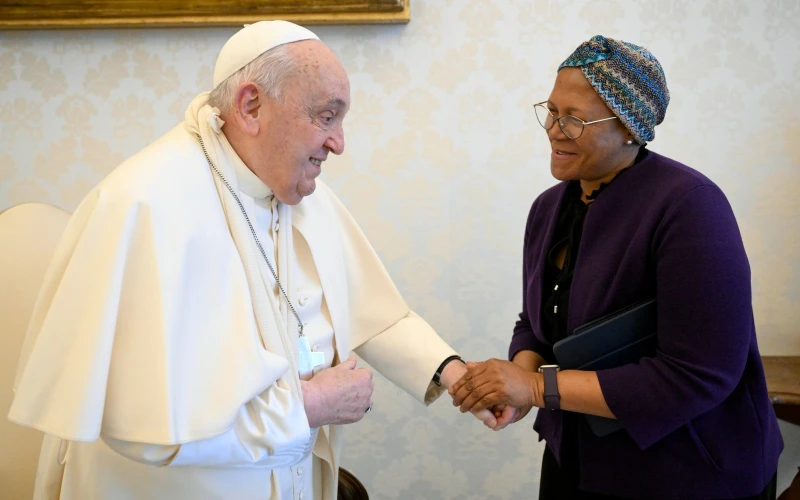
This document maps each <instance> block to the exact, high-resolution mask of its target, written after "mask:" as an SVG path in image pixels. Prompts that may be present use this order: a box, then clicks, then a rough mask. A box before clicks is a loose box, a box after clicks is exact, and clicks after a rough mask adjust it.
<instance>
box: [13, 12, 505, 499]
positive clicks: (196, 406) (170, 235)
mask: <svg viewBox="0 0 800 500" xmlns="http://www.w3.org/2000/svg"><path fill="white" fill-rule="evenodd" d="M214 86H215V88H214V90H213V91H212V92H211V93H210V94H202V95H200V96H198V97H197V98H195V99H194V100H193V102H192V103H191V104H190V106H189V108H188V109H187V111H186V117H185V122H184V123H182V124H181V125H179V126H178V127H176V128H175V129H173V130H172V131H170V132H168V133H167V134H166V135H165V136H163V137H162V138H160V139H159V140H157V141H156V142H155V143H153V144H152V145H150V146H148V147H147V148H145V149H144V150H143V151H141V152H139V153H138V154H136V155H135V156H133V157H132V158H130V159H129V160H127V161H126V162H124V163H123V164H122V165H120V166H119V167H118V168H116V169H115V170H114V171H113V172H112V173H111V174H110V175H109V176H108V177H107V178H106V179H105V180H103V181H102V182H101V183H100V184H99V185H98V186H97V187H96V188H95V189H94V190H93V191H92V192H91V193H90V194H89V195H88V196H87V197H86V198H85V199H84V200H83V202H82V203H81V204H80V206H79V207H78V209H77V210H76V212H75V214H74V216H73V217H72V219H71V221H70V223H69V225H68V227H67V229H66V230H65V233H64V236H63V238H62V240H61V242H60V244H59V247H58V250H57V252H56V255H55V257H54V260H53V262H52V264H51V266H50V269H49V270H48V273H47V276H46V278H45V282H44V285H43V288H42V291H41V292H40V296H39V300H38V302H37V305H36V307H35V310H34V313H33V317H32V319H31V324H30V328H29V332H28V336H27V338H26V342H25V345H24V347H23V352H22V355H21V360H20V369H19V373H18V377H17V381H16V384H15V400H14V403H13V405H12V408H11V411H10V414H9V418H10V419H11V420H12V421H14V422H17V423H19V424H22V425H25V426H29V427H33V428H36V429H39V430H41V431H43V432H45V433H46V438H45V442H44V444H43V449H42V455H41V458H40V464H39V474H38V477H37V484H36V496H37V497H39V498H62V499H82V500H83V499H112V498H113V499H193V500H198V499H211V498H226V499H227V498H235V499H289V498H292V499H298V500H302V499H303V498H306V499H312V498H314V499H326V500H332V499H334V498H336V490H337V475H338V467H339V457H340V451H341V444H342V443H341V428H340V426H341V425H342V424H349V423H354V422H357V421H359V420H360V419H361V418H362V417H364V415H365V412H368V411H370V409H371V396H372V388H373V385H372V373H371V372H370V371H369V370H367V369H358V368H356V361H355V358H354V357H352V356H350V357H347V355H348V353H349V351H350V350H351V349H354V350H355V352H356V353H358V354H359V355H360V356H361V357H362V358H363V359H365V360H366V361H368V362H369V363H370V364H371V365H372V366H373V367H375V368H376V369H377V370H379V371H380V372H381V373H382V374H383V375H385V376H386V377H387V378H388V379H389V380H390V381H392V382H393V383H394V384H396V385H397V386H399V387H401V388H402V389H404V390H405V391H406V392H408V393H409V394H411V395H412V396H414V397H415V398H417V399H418V400H420V401H421V402H423V403H424V404H429V403H431V402H432V401H433V400H434V399H436V398H437V397H438V396H439V395H440V394H441V393H442V392H443V391H444V389H445V388H446V387H448V386H450V385H451V384H452V383H454V382H455V381H457V380H458V379H459V378H460V377H461V375H462V374H464V373H465V371H466V370H465V368H464V365H463V363H461V362H459V359H460V358H458V356H456V353H455V352H454V351H453V349H451V348H450V347H449V346H448V345H447V344H446V343H445V342H444V341H443V340H442V339H441V338H440V337H439V336H438V335H437V334H436V333H435V332H434V331H433V329H432V328H431V327H430V326H429V325H428V324H427V323H426V322H425V321H424V320H423V319H421V318H420V317H419V316H417V315H415V314H414V313H413V312H412V311H410V310H409V308H408V306H407V305H406V304H405V302H404V301H403V299H402V298H401V296H400V295H399V293H398V291H397V289H396V288H395V286H394V284H393V283H392V281H391V279H390V278H389V276H388V275H387V273H386V271H385V269H384V268H383V266H382V264H381V263H380V261H379V259H378V257H377V256H376V255H375V253H374V251H373V249H372V248H371V246H370V245H369V243H368V242H367V240H366V239H365V237H364V235H363V234H362V233H361V231H360V229H359V228H358V226H357V225H356V223H355V222H354V221H353V219H352V217H351V216H350V214H349V213H348V212H347V210H346V209H345V208H344V206H342V204H341V203H340V202H339V200H338V199H337V198H336V197H335V196H334V194H333V193H332V192H331V191H330V190H329V189H328V187H327V186H325V184H323V183H322V182H320V181H319V180H317V179H316V178H317V176H318V175H319V174H320V171H321V165H322V163H323V162H324V161H325V160H326V158H327V156H328V154H329V153H333V154H337V155H338V154H341V153H342V151H343V150H344V133H343V129H342V121H343V119H344V117H345V114H346V113H347V111H348V107H349V105H350V88H349V82H348V79H347V75H346V74H345V71H344V69H343V67H342V65H341V63H340V62H339V61H338V60H337V59H336V57H335V56H334V55H333V53H332V52H331V51H330V50H329V49H328V48H327V47H326V46H325V45H324V44H323V43H321V42H320V41H319V40H318V38H317V37H316V36H315V35H314V34H313V33H312V32H310V31H308V30H307V29H305V28H302V27H300V26H297V25H294V24H291V23H287V22H283V21H272V22H261V23H256V24H253V25H250V26H248V27H245V28H244V29H242V30H241V31H239V32H238V33H236V34H235V35H234V36H233V37H232V38H231V39H230V40H229V41H228V42H227V43H226V44H225V46H224V47H223V49H222V51H221V52H220V55H219V58H218V60H217V63H216V66H215V70H214ZM340 356H341V357H342V358H344V359H340ZM476 416H477V417H478V418H480V419H481V420H483V422H484V423H485V424H486V425H488V426H490V427H491V426H494V425H496V419H495V417H494V415H493V414H492V413H491V412H488V411H486V410H485V411H484V412H483V413H480V414H477V415H476Z"/></svg>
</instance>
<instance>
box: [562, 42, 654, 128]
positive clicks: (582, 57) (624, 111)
mask: <svg viewBox="0 0 800 500" xmlns="http://www.w3.org/2000/svg"><path fill="white" fill-rule="evenodd" d="M567 67H578V68H581V70H583V74H584V75H586V79H587V80H589V83H591V84H592V87H594V90H595V91H596V92H597V93H598V94H599V95H600V98H602V99H603V101H605V103H606V104H607V105H608V107H609V108H611V111H612V112H613V113H614V114H615V115H617V117H619V119H620V121H622V123H623V124H624V125H625V126H626V127H627V128H628V130H630V131H631V133H632V134H633V136H634V137H635V138H636V142H638V143H639V144H644V143H646V142H648V141H652V140H653V138H654V137H655V136H656V134H655V130H654V129H655V126H656V125H658V124H659V123H661V122H662V121H664V115H665V114H666V112H667V105H669V89H667V80H666V78H665V77H664V70H663V69H662V68H661V65H660V64H659V63H658V60H657V59H656V58H655V56H653V54H651V53H650V51H648V50H647V49H645V48H644V47H639V46H638V45H634V44H632V43H627V42H623V41H620V40H614V39H613V38H605V37H603V36H600V35H596V36H593V37H592V39H591V40H589V41H588V42H583V43H582V44H581V45H580V46H579V47H578V48H577V49H575V52H573V53H572V55H571V56H569V57H568V58H567V60H566V61H564V62H563V63H561V66H559V67H558V71H561V70H562V69H563V68H567Z"/></svg>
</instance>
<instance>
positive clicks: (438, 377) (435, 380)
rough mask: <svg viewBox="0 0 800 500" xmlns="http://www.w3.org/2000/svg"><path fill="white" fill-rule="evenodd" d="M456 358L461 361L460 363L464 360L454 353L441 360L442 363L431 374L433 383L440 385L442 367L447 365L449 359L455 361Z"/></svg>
mask: <svg viewBox="0 0 800 500" xmlns="http://www.w3.org/2000/svg"><path fill="white" fill-rule="evenodd" d="M456 359H457V360H459V361H461V362H462V363H464V360H463V359H461V356H459V355H458V354H454V355H452V356H450V357H449V358H447V359H445V360H444V361H442V364H441V365H439V369H437V370H436V373H434V374H433V383H434V384H436V385H439V386H441V385H442V382H441V378H442V372H443V371H444V367H445V366H447V363H449V362H451V361H455V360H456ZM464 364H466V363H464Z"/></svg>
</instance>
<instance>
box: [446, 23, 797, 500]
mask: <svg viewBox="0 0 800 500" xmlns="http://www.w3.org/2000/svg"><path fill="white" fill-rule="evenodd" d="M668 103H669V92H668V90H667V85H666V81H665V78H664V73H663V70H662V68H661V65H660V64H659V63H658V61H657V60H656V59H655V57H653V55H652V54H651V53H650V52H648V51H647V50H646V49H644V48H642V47H639V46H636V45H633V44H630V43H626V42H620V41H617V40H613V39H610V38H604V37H602V36H596V37H594V38H592V39H591V40H590V41H588V42H585V43H583V44H582V45H581V46H580V47H578V49H577V50H576V51H575V52H574V53H573V54H572V55H571V56H570V57H569V58H568V59H567V60H566V61H564V63H562V64H561V66H559V71H558V75H557V77H556V81H555V85H554V87H553V91H552V93H551V94H550V97H549V99H548V100H547V101H545V102H543V103H541V104H537V105H536V112H537V117H538V118H539V121H540V123H541V124H542V126H543V127H544V128H545V130H547V134H548V137H549V140H550V144H551V146H552V155H551V163H550V169H551V172H552V174H553V176H554V177H555V178H556V179H558V180H560V181H562V182H561V183H560V184H557V185H556V186H554V187H552V188H550V189H548V190H547V191H545V192H544V193H542V194H541V195H540V196H539V197H538V198H537V199H536V201H534V203H533V206H532V207H531V210H530V215H529V217H528V223H527V228H526V230H525V242H524V262H523V309H522V312H521V313H520V316H519V321H517V324H516V327H515V328H514V335H513V338H512V340H511V347H510V351H509V359H511V360H512V361H511V362H510V361H501V360H496V359H492V360H489V361H487V362H484V363H476V364H472V363H471V364H470V365H469V372H468V373H467V374H466V375H465V376H464V378H463V379H462V380H461V381H460V382H459V383H458V384H456V386H454V388H453V389H451V394H452V395H453V398H454V403H455V404H456V405H460V406H461V410H462V411H468V410H477V409H481V408H492V409H493V410H494V411H495V415H496V416H497V417H498V419H497V420H498V422H497V426H496V427H495V430H499V429H501V428H503V427H505V426H507V425H509V424H510V423H513V422H516V421H517V420H520V419H521V418H523V417H524V416H525V415H526V414H527V413H528V412H529V411H530V410H531V408H532V407H533V406H536V407H538V408H544V410H542V411H539V412H538V414H537V417H536V423H535V424H534V429H535V430H536V431H537V432H538V433H539V437H540V439H544V440H545V441H546V442H547V447H546V449H545V453H544V458H543V463H542V474H541V481H540V490H539V498H540V499H596V498H597V499H599V498H603V499H609V498H643V499H656V498H670V499H681V500H684V499H694V498H696V499H716V498H719V499H736V498H741V499H774V498H775V487H776V483H775V474H776V470H777V463H778V456H779V455H780V452H781V450H782V448H783V442H782V440H781V436H780V431H779V429H778V424H777V421H776V419H775V414H774V412H773V410H772V407H771V405H770V402H769V399H768V396H767V389H766V383H765V379H764V370H763V368H762V365H761V358H760V356H759V352H758V345H757V343H756V331H755V326H754V321H753V309H752V304H751V292H750V268H749V264H748V261H747V256H746V255H745V251H744V246H743V244H742V238H741V235H740V234H739V229H738V226H737V224H736V219H735V218H734V215H733V211H732V210H731V207H730V205H729V204H728V201H727V199H726V198H725V195H724V194H723V193H722V191H721V190H720V189H719V188H718V187H717V186H716V185H715V184H714V183H712V182H711V181H710V180H709V179H708V178H706V177H705V176H703V175H702V174H700V173H699V172H697V171H695V170H692V169H691V168H689V167H687V166H685V165H682V164H680V163H678V162H676V161H673V160H670V159H669V158H666V157H664V156H661V155H659V154H656V153H654V152H652V151H648V150H647V149H646V148H645V145H646V143H647V142H648V141H651V140H652V139H653V138H654V135H655V134H654V130H653V129H654V127H655V126H656V125H657V124H659V123H661V121H662V120H663V119H664V114H665V112H666V109H667V104H668ZM556 125H557V126H556ZM652 298H655V299H656V301H657V317H658V319H657V322H658V334H657V336H658V350H657V354H656V355H655V357H646V358H642V359H640V360H639V361H638V362H636V363H631V364H627V365H624V366H620V367H618V368H613V369H607V370H599V371H577V370H563V371H557V369H555V368H547V369H545V370H543V373H540V372H539V371H540V370H539V368H540V367H542V366H546V365H555V364H556V359H555V357H554V356H553V344H554V343H555V342H557V341H559V340H561V339H563V338H565V337H567V336H569V335H570V332H572V331H573V330H574V329H575V328H576V327H578V326H580V325H583V324H585V323H587V322H589V321H591V320H594V319H596V318H599V317H602V316H605V315H607V314H609V313H612V312H614V311H617V310H619V309H622V308H624V307H626V306H629V305H631V304H634V303H637V302H640V301H642V300H646V299H652ZM546 401H547V402H546ZM582 414H589V415H598V416H603V417H608V418H614V419H617V420H618V422H619V423H620V424H621V425H622V427H623V429H622V430H619V431H617V432H614V433H612V434H609V435H607V436H605V437H598V436H596V435H595V434H594V433H593V432H592V430H591V429H590V428H589V426H588V424H587V421H586V419H585V418H584V416H583V415H582Z"/></svg>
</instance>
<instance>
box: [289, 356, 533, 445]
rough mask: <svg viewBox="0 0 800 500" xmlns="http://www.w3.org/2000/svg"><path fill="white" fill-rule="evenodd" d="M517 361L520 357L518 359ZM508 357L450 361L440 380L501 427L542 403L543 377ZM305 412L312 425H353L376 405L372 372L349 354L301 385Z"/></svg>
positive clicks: (458, 401)
mask: <svg viewBox="0 0 800 500" xmlns="http://www.w3.org/2000/svg"><path fill="white" fill-rule="evenodd" d="M515 359H516V358H515ZM533 366H534V365H533V364H531V369H527V368H524V367H522V366H520V365H517V364H515V363H512V362H510V361H502V360H499V359H490V360H488V361H484V362H482V363H475V362H469V363H467V364H466V366H465V365H464V364H463V363H459V362H450V363H448V364H447V365H446V366H445V368H444V370H443V372H442V375H441V383H442V385H443V386H445V387H447V391H448V393H449V394H450V396H451V397H452V398H453V405H454V406H459V407H460V409H461V412H462V413H466V412H471V413H472V414H473V415H475V417H476V418H477V419H478V420H480V421H481V422H483V423H484V425H486V426H487V427H489V428H490V429H492V430H495V431H499V430H501V429H503V428H505V427H507V426H508V425H509V424H512V423H514V422H516V421H518V420H520V419H522V418H524V417H525V416H526V415H527V414H528V412H530V411H531V408H533V407H534V406H539V407H541V406H543V405H542V404H541V403H542V401H543V399H542V396H541V395H542V393H543V392H544V389H543V381H542V376H541V375H540V374H539V373H537V372H536V371H535V370H534V369H533ZM301 387H302V389H303V399H304V404H305V410H306V415H307V417H308V422H309V425H310V426H311V427H321V426H323V425H328V424H336V425H342V424H352V423H355V422H358V421H360V420H361V419H362V418H364V415H365V412H366V411H369V409H371V408H372V390H373V388H374V384H373V380H372V371H371V370H369V369H367V368H357V367H356V358H355V356H351V357H350V358H349V359H347V361H345V362H343V363H340V364H339V365H337V366H334V367H332V368H328V369H326V370H322V371H321V372H319V373H318V374H317V375H315V376H314V377H313V378H312V379H311V380H309V381H307V382H306V381H304V382H302V383H301Z"/></svg>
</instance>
